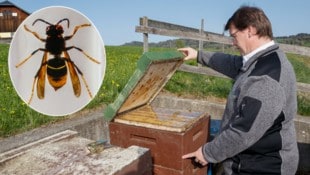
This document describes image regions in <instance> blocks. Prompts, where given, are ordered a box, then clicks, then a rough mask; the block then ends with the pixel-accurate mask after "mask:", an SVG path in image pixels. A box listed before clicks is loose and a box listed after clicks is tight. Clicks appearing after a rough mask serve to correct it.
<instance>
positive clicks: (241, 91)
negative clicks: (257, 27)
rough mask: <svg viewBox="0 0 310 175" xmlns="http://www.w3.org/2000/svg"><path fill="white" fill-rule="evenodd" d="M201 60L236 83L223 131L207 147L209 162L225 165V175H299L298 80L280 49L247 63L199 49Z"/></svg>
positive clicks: (262, 52)
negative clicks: (297, 138)
mask: <svg viewBox="0 0 310 175" xmlns="http://www.w3.org/2000/svg"><path fill="white" fill-rule="evenodd" d="M197 60H198V62H199V63H201V64H203V65H206V66H209V67H211V68H213V69H214V70H216V71H218V72H221V73H223V74H225V75H227V76H229V77H231V78H232V79H234V80H235V83H234V85H233V88H232V90H231V92H230V94H229V97H228V99H227V104H226V108H225V112H224V115H223V119H222V124H221V131H220V133H219V134H218V135H217V136H216V137H215V138H214V140H212V141H211V142H209V143H207V144H205V145H204V146H203V154H204V157H205V159H206V160H207V161H208V162H211V163H218V162H222V163H223V167H224V172H225V174H287V175H293V174H295V172H296V170H297V165H298V149H297V142H296V133H295V127H294V122H293V118H294V117H295V115H296V111H297V100H296V78H295V73H294V70H293V68H292V66H291V64H290V63H289V61H288V60H287V58H286V55H285V54H284V53H283V52H282V51H281V50H280V49H279V46H278V45H276V44H275V45H273V46H271V47H269V48H267V49H265V50H263V51H261V52H259V53H257V54H255V55H254V56H252V57H251V58H250V59H249V60H248V61H247V62H246V63H245V65H243V63H242V57H241V56H233V55H228V54H223V53H210V52H202V51H199V52H198V58H197Z"/></svg>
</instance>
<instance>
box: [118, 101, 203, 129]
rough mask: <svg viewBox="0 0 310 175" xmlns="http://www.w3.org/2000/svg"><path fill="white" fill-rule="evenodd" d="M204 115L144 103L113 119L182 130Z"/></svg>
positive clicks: (137, 124)
mask: <svg viewBox="0 0 310 175" xmlns="http://www.w3.org/2000/svg"><path fill="white" fill-rule="evenodd" d="M205 115H206V114H204V113H203V112H193V111H185V110H183V111H182V110H174V109H166V108H156V107H151V106H150V105H145V106H143V107H140V108H138V109H135V110H132V111H130V112H126V113H124V114H120V115H118V116H117V117H116V118H115V120H114V121H115V122H117V123H123V124H129V125H134V126H142V127H147V128H153V129H159V130H165V131H174V132H184V131H185V130H186V129H188V128H189V127H190V126H192V125H193V123H195V122H196V121H197V120H199V119H200V118H202V117H204V116H205Z"/></svg>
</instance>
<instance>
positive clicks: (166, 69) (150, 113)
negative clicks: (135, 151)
mask: <svg viewBox="0 0 310 175" xmlns="http://www.w3.org/2000/svg"><path fill="white" fill-rule="evenodd" d="M183 57H184V55H183V54H182V53H180V52H177V51H170V52H147V53H145V54H143V55H142V57H141V58H140V59H139V60H138V63H137V69H136V70H135V72H134V74H133V75H132V76H131V78H130V79H129V81H128V82H127V84H126V86H125V87H124V89H123V90H122V91H121V93H120V94H119V95H118V97H117V98H116V100H115V101H114V103H112V104H109V105H108V106H107V108H106V109H105V111H104V117H105V119H106V120H108V121H110V120H112V119H114V122H116V123H123V124H129V125H135V126H142V127H147V128H153V129H160V130H166V131H174V132H183V131H185V130H187V129H188V128H190V127H192V126H193V124H194V123H196V122H197V121H198V120H200V119H201V118H203V117H205V116H206V115H207V114H206V113H203V112H193V111H188V110H176V109H167V108H159V107H154V106H152V105H151V102H152V100H153V99H154V98H155V97H156V96H157V94H158V93H159V92H160V91H161V90H162V88H163V87H164V86H165V85H166V83H167V82H168V80H169V79H170V78H171V76H172V75H173V74H174V72H175V71H176V70H177V68H178V67H179V66H180V65H181V64H182V63H183Z"/></svg>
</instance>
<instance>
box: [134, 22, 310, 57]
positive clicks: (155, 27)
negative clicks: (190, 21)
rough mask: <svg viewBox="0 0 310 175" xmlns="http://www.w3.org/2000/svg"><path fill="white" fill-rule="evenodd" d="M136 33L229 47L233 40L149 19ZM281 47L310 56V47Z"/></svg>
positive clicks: (290, 51) (289, 51)
mask: <svg viewBox="0 0 310 175" xmlns="http://www.w3.org/2000/svg"><path fill="white" fill-rule="evenodd" d="M142 20H147V22H145V23H147V25H142V22H141V21H142ZM136 32H138V33H144V34H154V35H163V36H172V37H180V38H186V39H192V40H200V41H207V42H215V43H221V44H228V45H231V44H232V41H231V38H230V37H228V36H224V35H221V34H217V33H213V32H207V31H202V32H200V31H199V30H198V29H195V28H191V27H186V26H181V25H176V24H171V23H167V22H161V21H156V20H152V19H147V17H144V18H140V26H136ZM279 46H280V48H281V49H282V50H283V51H284V52H286V53H294V54H300V55H305V56H310V48H309V47H303V46H296V45H289V44H279Z"/></svg>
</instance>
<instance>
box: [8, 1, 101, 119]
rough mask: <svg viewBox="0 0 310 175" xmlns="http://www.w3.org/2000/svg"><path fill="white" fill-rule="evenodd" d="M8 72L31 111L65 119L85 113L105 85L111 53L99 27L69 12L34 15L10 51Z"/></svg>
mask: <svg viewBox="0 0 310 175" xmlns="http://www.w3.org/2000/svg"><path fill="white" fill-rule="evenodd" d="M8 62H9V72H10V77H11V80H12V82H13V85H14V88H15V89H16V91H17V93H18V95H19V96H20V98H21V99H22V100H23V101H24V102H25V103H27V104H28V105H29V106H30V107H31V108H32V109H34V110H36V111H38V112H40V113H43V114H45V115H50V116H64V115H68V114H72V113H75V112H77V111H79V110H80V109H82V108H83V107H85V106H86V105H87V104H88V103H89V102H90V101H91V100H92V99H93V98H94V96H95V95H96V94H97V92H98V91H99V89H100V87H101V84H102V82H103V79H104V75H105V69H106V53H105V47H104V43H103V40H102V38H101V36H100V34H99V32H98V30H97V29H96V27H95V25H94V24H93V23H92V22H91V21H90V20H89V19H88V18H87V17H86V16H85V15H83V14H81V13H80V12H78V11H77V10H74V9H72V8H68V7H61V6H52V7H47V8H43V9H40V10H38V11H36V12H34V13H32V14H31V15H30V16H29V17H28V18H26V19H25V20H24V21H23V23H22V24H21V25H20V26H19V27H18V29H17V31H16V33H15V34H14V37H13V40H12V42H11V45H10V49H9V57H8Z"/></svg>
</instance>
